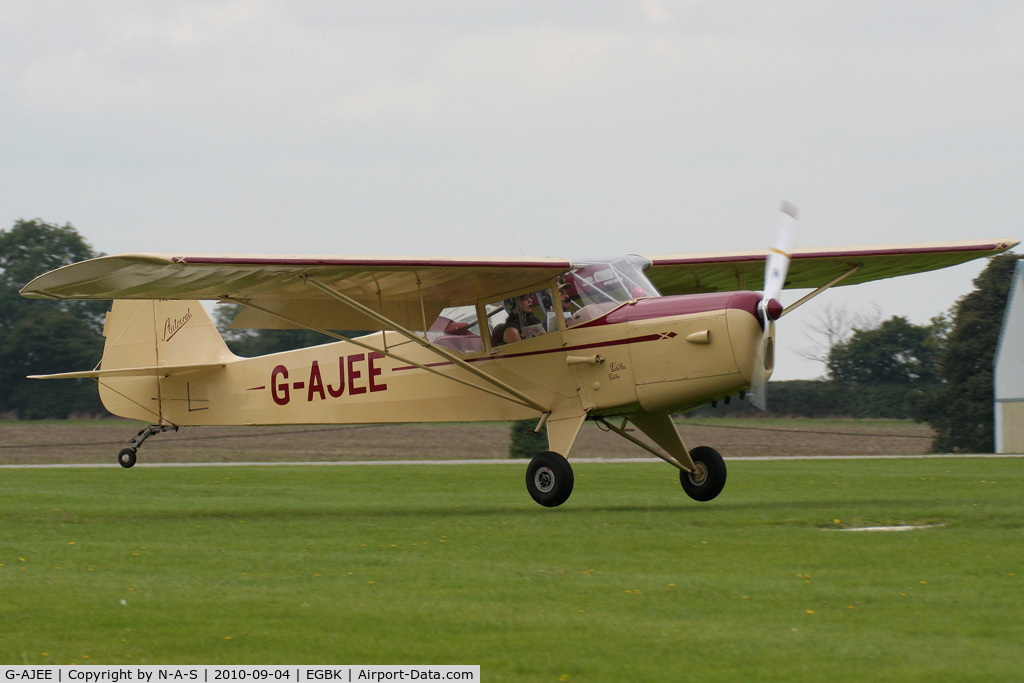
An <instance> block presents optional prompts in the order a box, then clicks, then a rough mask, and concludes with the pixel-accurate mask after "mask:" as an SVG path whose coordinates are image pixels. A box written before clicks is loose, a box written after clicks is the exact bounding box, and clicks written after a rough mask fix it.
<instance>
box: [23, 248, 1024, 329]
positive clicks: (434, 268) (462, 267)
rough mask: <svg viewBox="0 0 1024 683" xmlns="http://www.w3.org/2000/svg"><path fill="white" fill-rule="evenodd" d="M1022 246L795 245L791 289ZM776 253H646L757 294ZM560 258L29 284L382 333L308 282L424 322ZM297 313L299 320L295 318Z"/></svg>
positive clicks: (209, 265) (257, 265)
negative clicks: (234, 308)
mask: <svg viewBox="0 0 1024 683" xmlns="http://www.w3.org/2000/svg"><path fill="white" fill-rule="evenodd" d="M1016 244H1018V241H1017V240H1012V239H996V240H979V241H973V240H972V241H962V242H930V243H915V244H883V245H872V246H858V247H820V248H807V249H797V250H795V251H794V252H793V253H792V254H791V259H792V260H791V263H790V266H789V274H788V277H787V278H786V282H785V288H787V289H801V288H815V287H822V286H825V285H828V284H829V283H831V282H833V281H834V280H836V279H837V278H839V277H842V276H844V274H845V277H844V278H843V280H842V282H841V284H844V285H847V284H858V283H861V282H869V281H871V280H879V279H883V278H889V277H896V276H899V275H910V274H913V273H922V272H926V271H929V270H935V269H938V268H945V267H948V266H953V265H957V264H960V263H964V262H966V261H970V260H973V259H976V258H982V257H986V256H992V255H995V254H998V253H1000V252H1003V251H1006V250H1007V249H1010V248H1011V247H1013V246H1015V245H1016ZM767 254H768V251H767V250H756V251H733V252H718V253H698V254H675V255H660V256H644V257H643V258H646V259H647V260H649V261H650V263H651V265H650V267H649V268H648V269H647V271H646V274H647V276H648V277H649V278H650V279H651V281H652V282H653V283H654V285H655V286H656V287H657V288H658V289H659V291H660V292H661V293H662V294H663V295H674V294H693V293H700V292H718V291H734V290H740V289H747V290H757V289H760V288H761V287H762V286H763V279H764V274H763V271H764V261H765V258H766V257H767ZM572 265H573V264H572V262H570V261H569V260H566V259H559V258H538V259H481V258H449V257H437V258H394V257H374V256H361V257H332V256H323V257H319V256H254V255H198V254H197V255H183V256H177V255H168V254H120V255H116V256H104V257H101V258H97V259H92V260H89V261H83V262H81V263H75V264H72V265H70V266H64V267H63V268H58V269H57V270H54V271H51V272H49V273H46V274H44V275H41V276H39V277H37V278H36V279H35V280H33V281H32V282H30V283H28V284H27V285H26V286H25V287H24V288H23V289H22V290H21V293H22V295H24V296H26V297H30V298H51V299H179V300H180V299H214V300H216V299H220V300H234V301H239V302H244V303H246V304H250V306H246V307H245V308H244V309H243V310H242V311H241V313H239V315H238V317H237V318H236V319H235V321H234V323H233V324H232V327H239V328H289V327H302V326H312V327H314V328H318V329H333V330H346V329H349V330H351V329H359V330H375V329H381V326H382V325H381V322H379V321H378V320H376V319H373V318H371V317H369V316H367V315H366V314H365V313H363V312H360V311H358V310H357V309H356V308H355V307H353V306H345V305H338V302H337V299H336V297H332V296H331V295H330V294H329V293H325V292H324V291H323V289H322V288H317V287H316V286H311V284H310V282H308V281H307V278H308V279H309V280H310V281H315V282H316V283H319V284H322V285H326V286H327V287H329V288H331V289H332V290H333V291H335V292H337V293H340V294H342V295H344V296H347V297H349V298H350V299H351V300H353V301H355V302H357V303H358V304H361V305H363V306H365V307H367V308H368V309H372V310H373V311H374V312H375V313H378V314H381V315H382V316H383V317H384V318H386V319H388V321H389V322H391V323H397V324H398V325H401V326H404V327H408V328H411V329H420V328H422V327H423V326H424V324H429V323H430V322H431V321H433V320H434V319H435V318H436V317H437V315H438V314H439V313H440V312H441V310H442V309H444V308H446V307H449V306H461V305H467V304H472V303H474V302H476V301H477V300H480V299H483V300H485V301H497V300H499V299H503V298H506V297H508V296H512V295H514V294H517V293H520V292H523V291H527V290H529V289H540V288H543V287H546V286H547V284H548V283H550V282H551V279H552V278H554V277H555V276H557V275H560V274H562V273H565V272H567V271H569V270H570V269H571V268H572ZM285 319H290V320H291V321H295V323H297V324H293V323H291V322H288V320H285Z"/></svg>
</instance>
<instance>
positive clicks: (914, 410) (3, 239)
mask: <svg viewBox="0 0 1024 683" xmlns="http://www.w3.org/2000/svg"><path fill="white" fill-rule="evenodd" d="M101 255H102V254H100V253H98V252H97V251H96V250H95V249H93V247H92V246H91V245H90V244H89V243H88V242H87V241H86V240H85V239H84V238H83V237H82V236H81V235H80V234H79V233H78V231H77V230H75V228H74V227H73V226H72V225H71V224H66V225H63V226H61V225H54V224H50V223H46V222H44V221H42V220H39V219H36V220H18V221H16V222H15V223H14V225H13V227H11V228H10V229H9V230H0V416H4V417H6V418H9V419H11V418H13V419H46V418H54V419H63V418H67V417H72V416H77V415H102V414H105V410H104V409H103V407H102V405H101V404H100V401H99V396H98V392H97V391H96V387H95V382H94V381H93V380H63V381H62V384H61V385H60V387H59V390H57V388H56V387H54V386H53V385H51V384H49V383H48V382H42V381H38V380H29V379H26V375H33V374H52V373H59V372H72V371H76V370H83V369H89V368H92V367H95V366H96V365H97V363H98V362H99V359H100V357H101V355H102V351H103V336H102V333H103V323H104V319H105V314H106V311H107V310H109V306H110V302H107V301H49V300H29V299H25V298H23V297H22V296H20V295H19V294H18V291H19V290H20V289H21V288H22V287H23V286H24V285H25V284H27V283H28V282H29V281H30V280H32V279H33V278H34V277H36V276H38V275H41V274H42V273H45V272H47V271H50V270H53V269H55V268H59V267H60V266H63V265H68V264H70V263H75V262H77V261H83V260H86V259H90V258H95V257H97V256H101ZM1017 258H1018V257H1017V256H1016V255H1012V254H1011V255H1001V256H996V257H994V258H992V259H990V260H989V263H988V266H987V267H986V268H985V270H984V271H983V272H982V273H981V275H979V276H978V277H977V278H976V279H975V280H974V287H975V288H974V290H973V291H972V292H970V293H969V294H967V295H966V296H964V297H962V298H961V299H960V300H958V301H957V302H956V303H955V304H954V305H953V307H952V308H951V309H950V311H949V313H948V315H946V316H940V317H938V318H936V319H934V320H932V321H931V322H930V323H929V324H928V325H914V324H912V323H910V322H908V321H907V320H906V318H902V317H898V316H894V317H893V318H890V319H889V320H885V321H882V322H875V321H871V322H868V323H865V322H863V321H862V322H861V323H860V324H856V325H853V326H852V327H851V328H850V329H849V330H845V331H842V330H836V329H831V328H830V329H827V330H825V332H826V336H827V338H828V344H827V349H826V351H825V353H824V354H823V355H821V360H823V361H824V362H825V363H826V366H827V368H828V375H827V377H826V378H825V379H822V380H809V381H794V382H772V383H769V385H768V387H767V390H768V398H769V401H768V405H769V413H768V414H769V415H778V416H807V417H826V416H829V417H837V416H838V417H878V418H903V419H906V418H912V419H915V420H918V421H921V422H927V423H929V424H930V425H931V426H932V427H933V428H934V429H935V431H936V433H937V437H936V439H935V442H934V444H933V449H934V450H936V451H939V452H948V451H964V452H966V451H977V452H987V451H991V450H992V449H993V447H994V442H993V433H992V429H993V391H992V381H993V367H992V363H993V359H994V357H995V349H996V344H997V342H998V338H999V330H1000V326H1001V321H1002V317H1003V309H1004V308H1005V305H1006V299H1007V296H1008V294H1009V289H1010V282H1011V279H1012V276H1013V269H1014V266H1015V263H1016V260H1017ZM235 312H236V309H235V308H234V307H232V306H218V308H217V311H216V313H215V315H214V318H215V321H216V322H217V324H218V327H220V328H221V330H222V332H224V336H225V341H226V342H227V344H228V347H229V348H230V349H231V350H232V352H234V353H236V354H237V355H240V356H246V357H251V356H258V355H263V354H267V353H276V352H279V351H286V350H289V349H294V348H301V347H305V346H313V345H316V344H324V343H327V342H330V341H333V340H332V338H330V337H327V336H325V335H322V334H320V333H318V332H312V331H310V330H228V329H227V325H228V324H229V323H230V321H231V319H232V318H233V317H234V314H235ZM342 334H344V335H345V336H357V335H359V334H361V333H360V332H354V331H342ZM708 414H713V415H753V414H754V409H752V408H751V407H750V405H749V403H748V402H746V401H737V400H734V401H731V402H730V404H729V405H725V404H724V403H721V402H720V403H719V404H718V405H717V406H716V407H714V408H712V407H705V408H702V409H700V410H699V411H695V412H694V413H693V415H698V416H699V415H708ZM534 425H535V423H533V422H530V424H529V425H525V424H524V425H518V424H517V425H516V426H514V427H513V434H514V439H513V440H514V444H513V447H514V448H518V447H519V446H516V444H518V443H519V442H520V441H521V436H520V435H521V434H522V433H523V431H524V429H525V428H526V427H528V428H530V429H532V428H533V426H534ZM522 448H523V449H524V450H530V451H535V450H536V448H535V443H532V442H531V443H530V444H529V445H528V446H527V445H525V444H524V445H523V446H522ZM541 450H543V448H541ZM534 454H535V453H534ZM531 457H532V455H531Z"/></svg>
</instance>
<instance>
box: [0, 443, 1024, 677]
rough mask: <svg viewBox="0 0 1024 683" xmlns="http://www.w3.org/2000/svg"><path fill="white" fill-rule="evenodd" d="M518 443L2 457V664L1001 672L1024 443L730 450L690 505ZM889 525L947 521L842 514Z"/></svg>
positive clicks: (653, 672)
mask: <svg viewBox="0 0 1024 683" xmlns="http://www.w3.org/2000/svg"><path fill="white" fill-rule="evenodd" d="M520 465H521V466H515V465H501V464H496V465H479V466H440V465H429V466H417V467H401V466H346V467H330V466H323V467H231V468H228V467H224V468H219V467H206V468H192V469H188V468H180V469H179V468H148V469H147V468H135V469H132V470H121V469H119V468H110V469H86V470H70V469H68V470H5V471H3V472H2V473H0V481H2V483H0V564H2V565H3V566H0V662H3V663H10V664H24V663H55V664H67V663H71V662H77V663H79V664H82V663H114V664H168V663H197V664H202V663H205V664H219V663H233V664H247V663H263V664H275V663H282V664H288V663H292V664H295V663H309V664H314V663H318V664H319V663H348V664H373V663H376V664H398V663H406V664H479V665H481V671H482V674H483V677H484V679H485V680H503V681H560V680H569V681H616V682H618V681H627V680H628V681H666V680H685V681H688V682H691V681H712V680H715V681H723V680H729V681H737V680H751V681H754V680H756V681H801V680H808V681H822V680H841V681H896V680H898V681H900V682H901V683H908V682H911V681H926V680H927V681H934V680H956V681H985V682H986V683H990V682H992V681H1009V680H1018V681H1019V680H1021V678H1022V675H1024V674H1022V671H1024V668H1022V665H1021V643H1022V642H1024V615H1022V610H1021V596H1022V594H1024V583H1022V581H1024V502H1022V495H1021V494H1022V493H1024V460H1021V459H985V460H980V459H974V460H962V461H958V460H952V459H925V460H868V461H852V462H851V461H799V462H734V463H731V464H730V474H729V483H728V485H727V486H726V489H725V491H724V492H723V494H722V496H720V497H719V499H718V500H716V501H713V502H711V503H705V504H699V503H695V502H693V501H691V500H689V499H688V498H686V496H685V495H684V494H683V492H682V490H681V489H680V487H679V485H678V479H677V477H676V476H675V474H674V471H673V470H671V469H670V468H669V467H668V466H667V465H656V464H645V463H637V464H624V465H608V464H605V465H601V464H579V465H577V466H576V467H575V470H576V473H577V479H576V490H575V492H574V493H573V496H572V498H571V499H570V500H569V502H568V503H566V504H565V505H564V506H563V507H561V508H557V509H553V510H549V509H544V508H541V507H539V506H537V505H535V504H534V503H533V502H532V501H531V500H529V498H528V496H527V494H526V491H525V487H524V485H523V472H524V468H525V464H523V463H520ZM897 523H910V524H942V525H944V526H941V527H934V528H929V529H922V530H915V531H904V532H841V531H838V530H837V529H839V528H843V527H848V526H861V525H882V524H897ZM22 559H23V560H24V561H22ZM122 600H124V601H125V602H126V603H127V604H126V605H124V604H122V602H121V601H122ZM43 653H46V654H43ZM86 656H87V657H86Z"/></svg>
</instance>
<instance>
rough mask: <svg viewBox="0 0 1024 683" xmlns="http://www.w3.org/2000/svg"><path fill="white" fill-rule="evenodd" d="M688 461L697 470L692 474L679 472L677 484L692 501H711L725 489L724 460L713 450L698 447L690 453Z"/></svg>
mask: <svg viewBox="0 0 1024 683" xmlns="http://www.w3.org/2000/svg"><path fill="white" fill-rule="evenodd" d="M690 459H692V460H693V464H694V465H696V466H697V469H696V471H695V472H693V473H692V474H691V473H689V472H683V471H682V470H680V472H679V483H680V484H682V485H683V490H684V491H686V495H688V496H689V497H690V498H693V499H694V500H699V501H701V502H706V501H709V500H711V499H713V498H714V497H715V496H717V495H718V494H719V493H721V492H722V489H723V488H725V460H723V459H722V456H721V455H720V454H719V452H718V451H716V450H715V449H714V448H709V447H707V446H698V447H697V448H694V449H693V450H692V451H690Z"/></svg>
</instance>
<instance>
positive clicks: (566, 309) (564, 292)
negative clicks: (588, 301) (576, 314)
mask: <svg viewBox="0 0 1024 683" xmlns="http://www.w3.org/2000/svg"><path fill="white" fill-rule="evenodd" d="M571 289H572V284H570V283H568V282H566V281H565V279H564V278H558V298H559V299H561V300H562V316H563V317H564V318H565V319H566V320H568V319H569V318H570V317H571V316H572V308H573V307H575V308H577V309H579V308H581V306H580V305H579V303H577V302H573V301H571V298H572V295H571V294H570V290H571ZM549 303H550V299H549ZM548 308H549V309H552V311H553V307H551V306H548ZM554 315H555V314H554V313H553V312H550V311H549V312H548V319H547V320H545V321H544V327H545V329H547V331H548V332H553V331H554V330H555V318H554Z"/></svg>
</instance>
